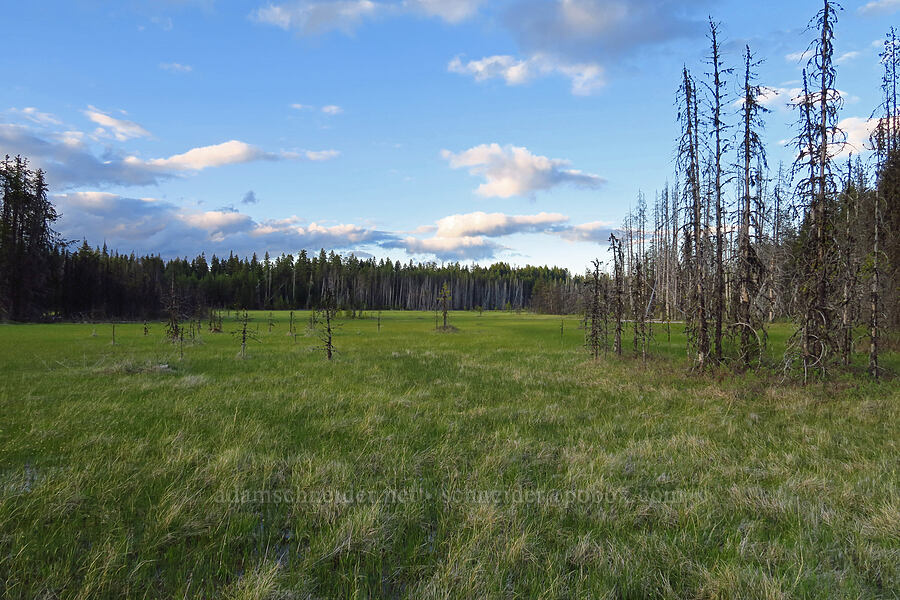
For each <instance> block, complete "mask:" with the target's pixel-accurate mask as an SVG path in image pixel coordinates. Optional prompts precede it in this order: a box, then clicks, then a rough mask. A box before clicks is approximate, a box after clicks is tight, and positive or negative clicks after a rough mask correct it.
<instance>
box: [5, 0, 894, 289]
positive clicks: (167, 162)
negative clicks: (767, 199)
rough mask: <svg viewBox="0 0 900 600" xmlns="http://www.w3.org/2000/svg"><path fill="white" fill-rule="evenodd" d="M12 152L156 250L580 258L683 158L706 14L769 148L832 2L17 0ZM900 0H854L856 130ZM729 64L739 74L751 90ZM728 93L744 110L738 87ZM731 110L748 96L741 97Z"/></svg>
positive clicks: (846, 117) (851, 54) (80, 223)
mask: <svg viewBox="0 0 900 600" xmlns="http://www.w3.org/2000/svg"><path fill="white" fill-rule="evenodd" d="M4 4H5V6H4V10H3V20H2V22H0V39H2V40H3V41H4V45H5V46H6V48H7V51H6V52H4V53H3V54H2V55H0V67H2V72H3V73H4V79H5V82H6V83H5V85H4V86H3V88H2V89H0V154H2V153H9V154H23V155H26V156H28V157H29V158H30V159H31V160H32V163H33V164H34V165H37V166H40V167H43V168H45V169H46V170H47V171H48V174H49V179H50V182H51V186H52V189H51V193H52V196H53V200H54V202H55V203H56V204H57V205H58V207H59V210H60V212H62V213H63V218H62V220H61V221H60V223H59V229H60V230H61V231H62V233H63V234H64V235H65V236H66V237H68V238H72V239H78V240H80V239H81V238H82V237H86V238H87V239H88V241H89V242H91V243H92V244H102V243H104V242H106V243H108V244H109V245H110V246H111V247H114V248H117V249H118V250H120V251H123V252H131V251H134V252H136V253H149V252H153V253H157V252H158V253H161V254H163V255H165V256H173V255H181V256H195V255H197V254H199V253H200V252H201V251H205V252H206V253H207V255H210V254H212V253H214V252H215V253H219V254H221V253H223V252H224V253H226V254H227V252H228V251H229V250H232V249H233V250H235V251H237V252H239V253H241V254H247V253H250V252H253V251H256V252H258V253H259V254H260V255H262V254H263V253H264V252H265V251H270V252H272V253H280V252H288V253H296V252H297V251H299V250H300V249H301V248H306V249H307V250H318V249H319V248H320V247H323V246H324V247H326V248H328V249H332V248H333V249H335V250H337V251H341V252H351V251H352V252H356V253H357V254H358V255H361V256H368V255H375V256H379V257H381V256H384V257H391V258H393V259H399V260H403V261H407V260H409V259H410V258H412V259H414V260H437V261H448V260H459V261H462V262H471V261H477V262H481V263H487V262H491V261H496V260H504V261H507V262H511V263H514V264H556V265H560V266H564V267H568V268H570V269H572V270H573V271H581V270H583V269H584V267H585V266H586V265H587V263H588V261H589V260H590V259H591V258H592V257H594V256H597V255H605V253H606V247H607V243H606V238H607V237H608V233H609V230H610V228H614V227H616V226H617V225H618V224H619V223H620V222H621V219H622V217H623V216H624V215H625V213H626V212H627V211H628V209H629V206H630V205H631V204H633V203H634V202H635V199H636V197H637V194H638V192H639V191H643V192H644V193H645V194H647V195H648V196H649V197H651V198H652V195H653V194H654V193H655V191H656V190H658V189H660V188H661V187H662V186H664V185H665V183H666V181H667V180H669V179H671V178H672V177H673V172H674V171H673V169H674V167H673V164H672V158H673V154H674V147H675V140H676V137H677V135H678V125H677V123H676V121H675V107H674V94H675V90H676V89H677V87H678V83H679V78H680V75H681V67H682V65H687V66H688V68H690V69H691V70H692V71H693V72H694V74H695V75H696V76H698V77H702V74H703V73H704V72H705V71H706V68H705V66H704V64H703V60H704V56H705V55H706V52H707V42H706V37H705V35H706V31H707V25H706V20H707V16H708V15H711V16H712V17H713V18H714V19H715V20H717V21H720V22H721V23H722V29H721V36H722V39H723V42H724V43H725V49H726V61H727V62H728V63H729V64H730V65H731V66H734V67H735V68H736V72H737V71H739V67H740V52H741V51H742V50H743V47H744V44H750V46H751V48H752V49H753V51H754V52H755V54H756V55H757V57H758V58H761V59H764V60H765V62H764V63H763V64H762V65H761V66H760V68H759V75H760V78H759V79H760V83H761V84H763V85H765V86H767V88H769V89H768V91H767V95H766V102H767V105H768V106H769V107H770V108H771V111H772V112H771V113H769V114H768V115H766V138H767V139H768V140H769V142H770V143H769V144H768V149H769V162H770V165H776V164H777V162H778V161H779V160H782V159H783V160H786V161H790V159H791V152H790V150H789V148H788V147H786V146H784V145H782V143H783V142H784V141H785V140H789V139H790V138H791V137H792V133H791V124H792V123H793V121H794V119H795V115H794V114H793V113H792V111H791V110H790V109H789V108H788V102H789V99H790V97H791V95H792V93H794V92H792V90H795V89H796V88H797V87H798V85H799V79H800V72H801V71H800V70H801V68H802V66H803V65H804V63H805V60H804V59H803V58H802V57H801V56H800V54H801V53H802V52H803V51H804V50H805V49H806V47H807V45H808V42H809V40H810V39H811V37H812V35H813V34H812V33H811V32H809V31H806V25H807V22H808V21H809V19H810V17H811V16H812V15H813V14H814V13H815V12H816V11H817V10H818V9H819V8H820V3H819V2H817V1H813V0H810V1H806V0H802V1H801V0H797V1H794V2H783V1H779V2H769V1H763V2H754V3H749V2H732V1H727V2H704V1H690V0H684V1H675V0H631V1H628V2H626V1H625V0H500V1H496V2H489V1H486V0H338V1H327V0H270V1H256V0H254V1H249V0H248V1H232V2H225V1H224V0H119V1H117V2H104V1H100V0H67V1H65V2H62V1H60V2H52V1H42V2H8V3H4ZM898 14H900V0H876V1H872V2H870V1H868V0H866V1H857V2H850V1H847V2H844V10H843V11H842V12H841V13H840V21H839V24H838V29H837V39H836V48H837V56H838V57H839V63H840V64H839V67H838V68H839V70H838V78H837V87H838V88H839V89H840V90H841V91H842V92H843V93H844V98H845V106H844V109H843V111H842V114H841V119H842V122H843V125H844V129H845V130H846V131H847V133H848V136H849V139H850V141H851V142H852V143H855V144H857V145H858V146H859V145H861V141H862V140H863V139H864V138H865V137H866V129H867V127H868V126H869V120H868V118H869V117H870V115H871V113H872V111H873V109H874V108H875V106H876V105H877V104H878V102H879V90H878V85H879V81H880V73H881V71H880V66H879V62H878V52H879V51H880V40H882V39H883V37H884V34H885V32H886V30H887V28H888V27H889V26H890V25H891V24H892V23H893V22H894V21H895V20H896V18H897V15H898ZM736 90H737V81H735V82H734V84H733V85H731V86H730V92H731V94H732V100H734V99H735V98H736V97H737V94H736ZM733 109H734V110H735V111H736V110H737V107H736V106H734V107H733ZM733 118H736V115H735V117H733Z"/></svg>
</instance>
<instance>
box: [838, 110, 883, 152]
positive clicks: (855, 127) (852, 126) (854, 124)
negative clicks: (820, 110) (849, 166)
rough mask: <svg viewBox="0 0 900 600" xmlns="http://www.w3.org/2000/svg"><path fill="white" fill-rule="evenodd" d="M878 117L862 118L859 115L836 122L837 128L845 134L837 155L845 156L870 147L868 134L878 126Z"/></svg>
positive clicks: (864, 150)
mask: <svg viewBox="0 0 900 600" xmlns="http://www.w3.org/2000/svg"><path fill="white" fill-rule="evenodd" d="M878 122H879V119H864V118H861V117H848V118H846V119H841V121H840V122H838V129H840V130H841V131H843V132H844V133H845V134H846V136H847V141H846V143H845V144H844V147H843V148H841V151H840V152H839V153H838V156H846V155H848V154H850V153H853V154H861V153H863V152H867V151H868V150H870V149H871V143H870V141H869V138H870V136H871V135H872V133H873V132H874V131H875V128H876V127H878Z"/></svg>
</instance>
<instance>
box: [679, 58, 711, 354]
mask: <svg viewBox="0 0 900 600" xmlns="http://www.w3.org/2000/svg"><path fill="white" fill-rule="evenodd" d="M682 78H683V81H682V84H681V88H680V89H679V95H680V100H679V103H680V108H679V111H678V117H679V120H680V121H681V124H682V135H681V139H680V142H679V147H678V163H679V166H680V167H681V170H682V171H683V172H684V175H685V184H684V185H685V195H686V197H687V202H688V207H687V208H688V210H687V222H686V223H685V227H688V228H689V230H690V231H691V235H690V236H688V237H687V238H686V240H685V242H686V247H685V256H686V258H688V257H689V258H690V263H689V264H690V265H691V267H692V269H691V272H692V278H693V281H692V282H691V292H692V293H691V295H690V297H689V298H688V306H687V307H686V311H685V312H686V317H687V319H686V321H687V325H686V328H685V329H686V331H687V333H688V339H689V344H690V345H691V346H692V347H693V349H694V351H695V353H696V357H697V358H696V366H697V368H698V369H699V370H703V369H704V367H705V366H706V359H707V357H708V356H709V328H708V323H707V313H706V274H705V268H706V256H705V255H706V253H705V245H706V244H705V243H704V242H705V238H706V235H707V232H708V229H709V228H708V226H707V225H708V224H707V219H706V217H707V211H706V210H704V203H703V197H702V193H701V180H700V132H699V128H700V123H699V118H698V116H697V94H696V87H695V85H694V80H693V78H692V77H691V74H690V73H689V72H688V70H687V68H686V67H685V68H684V69H683V73H682Z"/></svg>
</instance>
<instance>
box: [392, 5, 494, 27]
mask: <svg viewBox="0 0 900 600" xmlns="http://www.w3.org/2000/svg"><path fill="white" fill-rule="evenodd" d="M483 3H484V0H407V1H406V2H405V6H407V7H409V8H411V9H413V10H417V11H420V12H423V13H425V14H426V15H429V16H433V17H440V18H441V19H443V20H445V21H447V22H448V23H459V22H461V21H464V20H466V19H468V18H469V17H471V16H472V15H474V14H475V13H476V12H478V9H479V7H480V6H481V5H482V4H483Z"/></svg>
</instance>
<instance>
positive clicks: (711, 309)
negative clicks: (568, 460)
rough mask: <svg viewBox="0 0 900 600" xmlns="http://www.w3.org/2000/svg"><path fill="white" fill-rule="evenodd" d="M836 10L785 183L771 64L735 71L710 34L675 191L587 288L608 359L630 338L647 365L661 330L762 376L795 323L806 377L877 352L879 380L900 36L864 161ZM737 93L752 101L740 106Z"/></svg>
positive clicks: (894, 230)
mask: <svg viewBox="0 0 900 600" xmlns="http://www.w3.org/2000/svg"><path fill="white" fill-rule="evenodd" d="M838 10H839V9H838V8H836V6H835V5H834V4H833V3H832V2H830V1H828V0H825V1H824V3H823V8H822V10H821V11H820V12H819V13H818V14H817V15H816V16H815V17H814V19H813V21H812V23H811V27H810V29H811V30H812V31H814V32H815V34H816V37H815V39H814V40H813V42H812V43H811V44H810V48H809V51H810V58H809V62H808V64H807V67H806V69H804V71H803V75H802V82H803V83H802V92H801V93H800V94H799V95H798V97H796V98H794V99H793V100H792V105H793V108H794V110H795V112H796V114H797V124H796V137H795V139H794V149H795V152H796V159H795V162H794V163H793V165H791V166H788V167H785V166H784V165H778V167H777V168H776V169H775V170H774V171H773V170H771V169H770V168H769V165H768V163H767V160H766V148H765V146H764V144H763V143H762V130H763V127H764V117H765V113H767V112H768V110H767V109H766V107H765V106H764V104H763V98H764V94H766V92H767V90H766V89H765V88H763V87H762V86H760V85H759V84H758V83H757V75H756V69H757V67H758V64H759V62H758V61H757V59H756V58H755V57H754V56H753V54H752V51H751V49H750V48H749V47H747V48H746V49H745V52H744V55H743V61H742V64H741V65H740V68H738V69H733V68H732V67H730V66H727V65H725V64H724V63H723V59H722V55H721V52H720V47H721V46H720V40H719V26H718V24H716V23H714V22H712V21H711V22H710V30H709V49H710V50H709V54H708V60H707V64H706V65H705V68H704V72H705V75H704V76H703V77H702V78H701V79H700V80H697V79H695V77H694V76H693V75H692V74H691V72H690V70H689V69H688V68H687V67H685V68H684V70H683V72H682V77H681V79H682V82H681V86H680V88H679V90H678V94H677V103H678V109H679V110H678V113H679V114H678V116H679V119H680V122H681V125H682V133H681V136H680V138H679V140H678V145H677V156H678V161H677V166H678V169H677V172H676V173H675V178H674V179H675V181H676V183H675V184H674V185H668V186H666V188H665V189H663V190H662V192H660V193H657V194H656V196H655V199H654V201H653V202H652V205H648V203H647V202H646V199H645V198H644V196H643V195H640V196H639V198H638V201H637V205H636V208H635V209H634V210H633V211H632V212H631V214H629V215H628V217H627V218H626V219H625V222H624V225H623V227H622V229H621V231H619V232H617V233H616V234H614V235H612V236H611V237H610V251H611V255H612V256H611V258H612V260H611V261H609V266H608V268H606V269H605V270H603V271H601V269H600V268H599V264H596V265H595V267H594V270H593V272H592V273H589V274H588V282H589V285H588V286H582V288H583V290H584V293H585V294H586V298H585V300H584V301H583V302H582V303H581V306H582V307H583V308H584V310H585V312H586V315H587V316H586V319H587V320H590V324H588V326H586V328H585V331H586V337H587V340H588V345H589V346H591V348H592V350H593V353H594V354H595V355H596V354H597V353H598V351H599V350H600V349H602V348H609V349H615V350H616V351H618V352H621V351H622V349H621V332H622V330H623V329H628V328H630V329H632V330H633V336H632V337H633V344H634V352H635V353H637V354H641V355H646V352H647V347H648V344H649V343H650V340H652V335H650V332H651V331H652V328H653V326H654V323H653V321H654V320H657V321H659V320H662V321H664V322H670V321H672V320H680V321H684V323H685V327H686V332H687V334H688V340H689V347H688V350H689V356H691V357H693V360H694V361H695V363H696V367H697V368H698V369H703V368H704V367H705V366H706V365H707V364H710V363H721V362H723V361H737V362H739V363H740V364H743V365H744V366H753V365H758V364H759V363H760V362H761V361H762V356H763V350H764V349H765V346H766V324H767V323H770V322H772V321H774V320H776V319H785V320H790V321H792V322H793V323H795V324H796V325H797V330H796V333H795V335H794V336H793V337H792V338H791V340H790V341H789V344H788V350H787V352H786V353H785V355H784V366H785V368H786V369H792V368H798V369H800V370H802V374H803V377H804V379H806V378H808V377H809V376H811V375H812V374H814V373H818V374H822V373H824V372H826V371H827V370H828V369H829V368H831V367H832V366H833V365H835V364H838V363H843V364H845V365H849V364H851V362H852V356H853V353H854V352H856V351H858V348H859V346H861V345H864V346H865V352H866V353H867V354H868V364H869V371H870V372H871V373H872V374H873V375H876V376H877V375H878V373H879V371H880V366H879V362H878V354H879V347H880V345H881V343H882V340H883V334H884V332H885V331H886V330H887V329H892V330H894V331H896V330H897V329H898V328H900V297H898V288H897V284H896V282H897V274H898V273H897V268H898V266H900V111H898V106H897V91H898V83H900V80H898V79H900V78H898V66H900V43H898V40H897V36H896V32H895V31H894V29H893V28H892V29H891V30H890V31H889V32H888V35H887V36H886V39H885V42H884V49H883V52H882V53H881V62H882V64H883V67H884V76H883V81H882V99H883V102H882V104H881V105H880V106H879V107H878V108H877V109H876V110H875V112H874V113H873V124H874V128H873V129H874V131H873V133H872V136H871V139H870V140H869V149H870V150H872V151H873V152H872V153H871V154H870V157H871V158H870V159H869V160H868V161H863V160H862V159H861V158H860V157H858V156H857V157H854V156H853V153H852V152H851V150H852V149H851V148H848V147H847V145H846V135H845V133H844V132H843V131H841V130H840V128H839V126H838V123H839V113H840V109H841V106H842V97H841V93H840V92H839V91H838V90H837V88H836V87H835V77H836V61H835V60H834V56H833V52H834V48H833V38H834V32H835V26H836V22H837V11H838ZM733 74H734V75H733ZM733 78H736V79H737V81H736V82H735V81H733ZM734 83H737V84H738V85H737V86H734V85H733V84H734ZM732 87H737V88H738V89H740V96H739V97H737V98H734V97H729V95H728V93H727V90H728V89H729V88H732ZM732 106H738V107H739V108H738V110H737V111H736V113H735V111H733V110H731V109H729V107H732ZM857 154H858V151H857Z"/></svg>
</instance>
